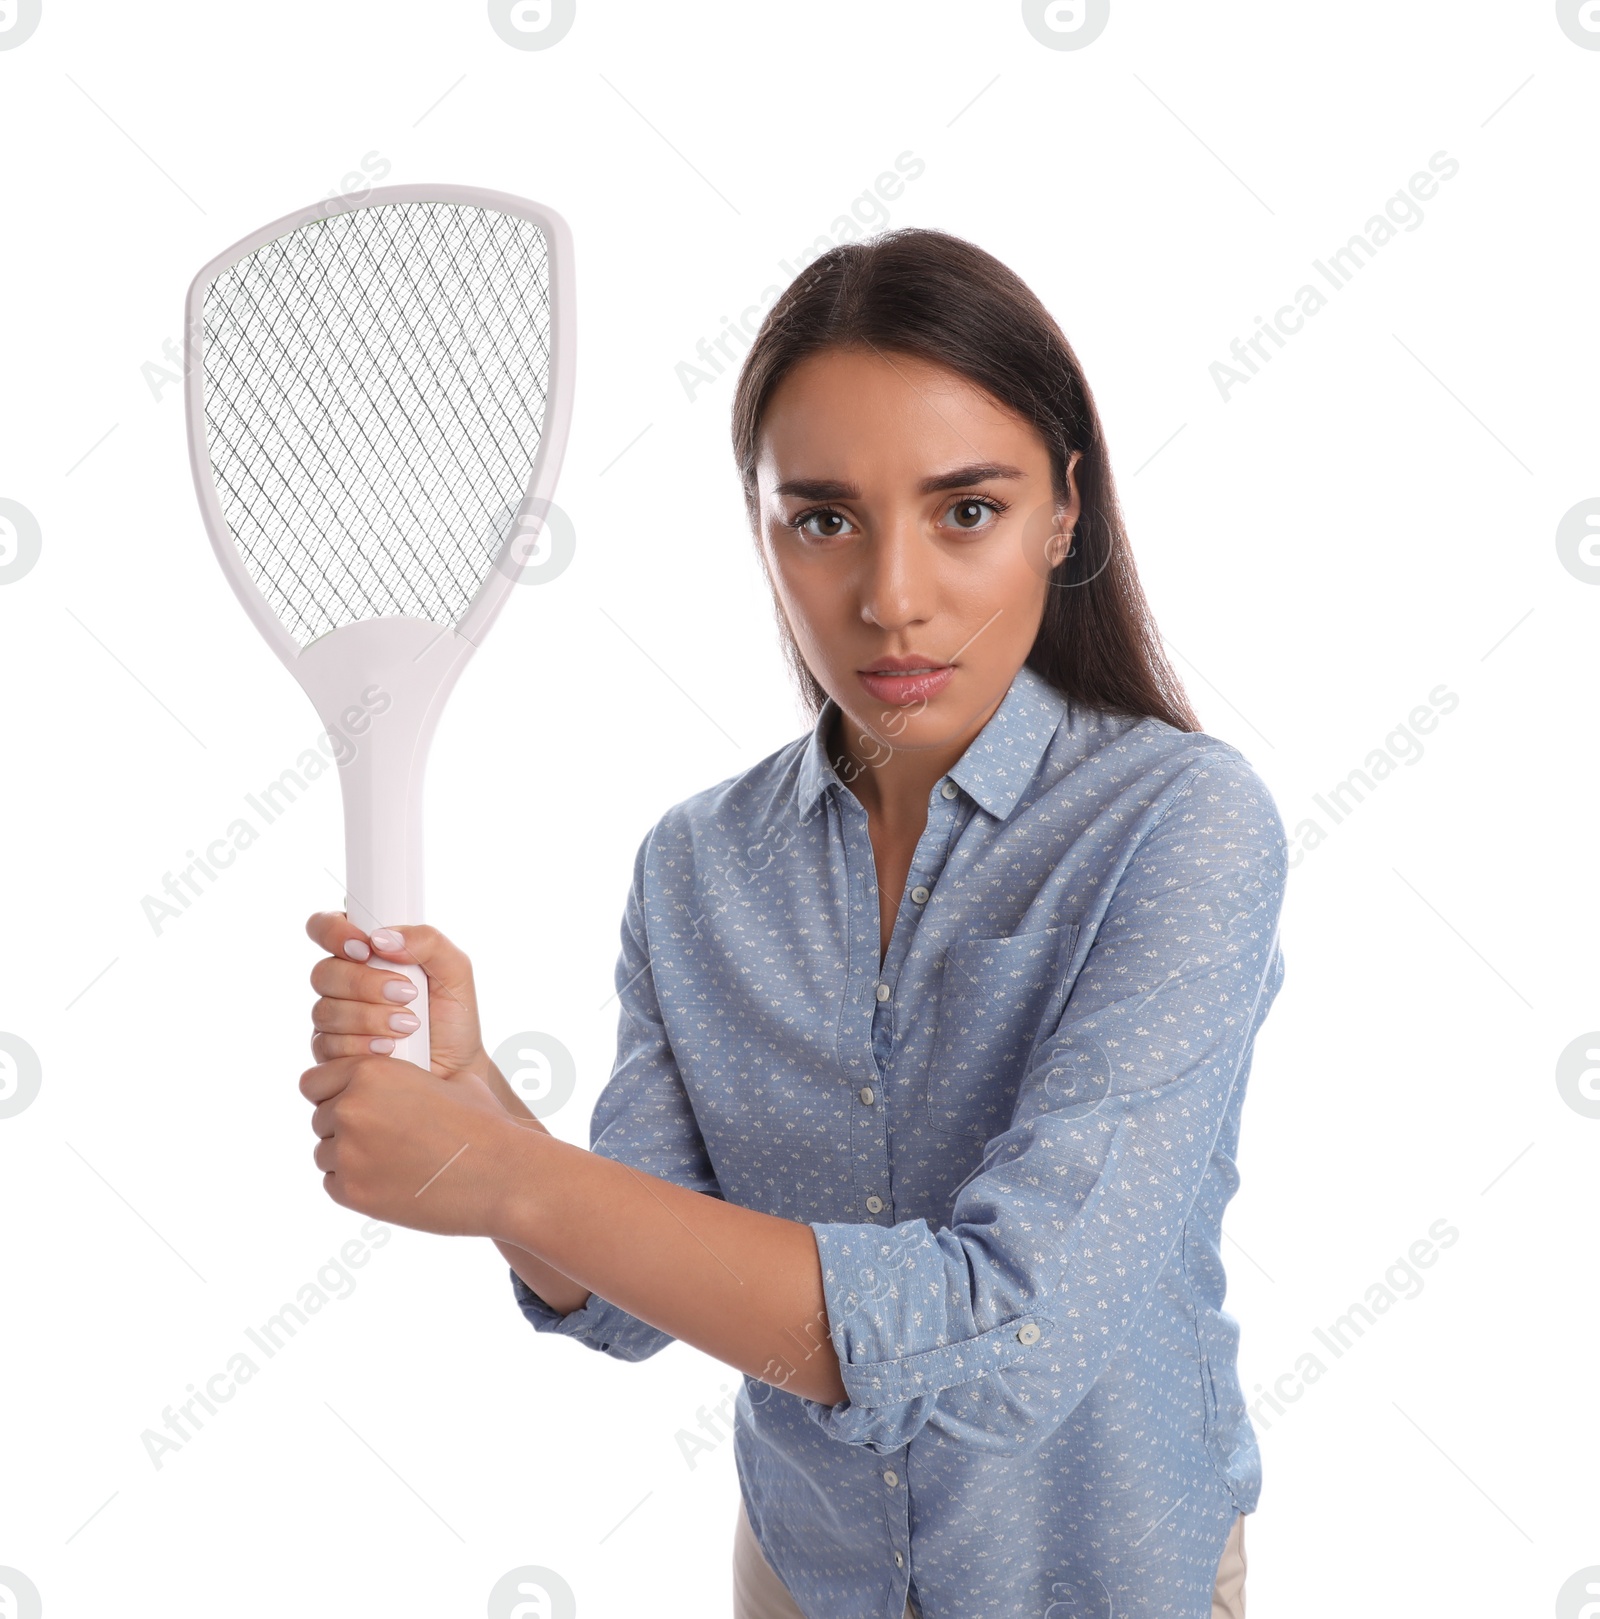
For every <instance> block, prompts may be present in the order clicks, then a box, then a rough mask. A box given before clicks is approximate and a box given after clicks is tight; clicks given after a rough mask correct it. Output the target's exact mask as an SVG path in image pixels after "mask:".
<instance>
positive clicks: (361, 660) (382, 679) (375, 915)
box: [184, 185, 577, 1068]
mask: <svg viewBox="0 0 1600 1619" xmlns="http://www.w3.org/2000/svg"><path fill="white" fill-rule="evenodd" d="M430 202H432V203H446V204H456V205H461V206H466V207H477V208H485V209H492V210H494V211H496V212H499V213H504V214H511V215H513V216H515V217H517V218H520V219H525V220H527V221H529V222H530V223H531V224H533V225H536V226H537V227H538V228H539V230H540V231H542V232H543V234H544V239H545V244H546V249H547V254H548V265H549V277H550V372H549V378H548V385H547V389H546V395H545V410H544V420H543V422H542V424H541V428H540V434H539V448H538V450H537V452H536V453H535V456H534V463H533V473H532V476H531V478H530V479H529V482H528V488H527V490H526V492H525V493H524V495H523V498H522V503H521V505H520V506H519V507H518V508H517V512H516V516H515V518H514V520H513V522H512V525H511V528H510V530H509V532H508V536H507V539H506V541H505V543H504V544H503V545H502V547H501V549H500V551H499V553H498V554H497V555H496V557H495V559H494V562H493V564H492V565H491V567H490V568H489V570H488V573H487V575H486V576H485V578H484V580H483V583H482V584H481V585H480V586H479V587H478V590H477V592H476V594H475V595H474V596H473V598H472V600H471V602H470V603H469V604H468V606H467V608H466V610H465V612H463V613H462V615H461V617H460V618H459V619H458V620H457V621H456V623H455V624H454V625H452V626H447V625H441V624H436V623H434V622H432V621H431V620H427V619H420V618H412V617H407V616H399V615H395V616H389V617H383V618H371V619H364V620H361V621H359V622H357V623H353V624H344V625H341V626H340V627H339V628H337V629H334V630H330V631H328V632H327V633H326V634H324V635H320V636H318V637H317V638H316V639H315V640H314V641H311V642H309V643H307V645H306V646H304V647H301V646H300V645H299V644H298V643H297V642H296V641H295V639H294V637H293V636H292V635H290V633H289V631H288V630H287V629H286V628H285V627H284V625H283V623H282V622H281V620H280V619H279V618H278V615H277V614H276V613H275V612H274V611H273V609H272V607H271V605H270V604H269V602H268V601H267V598H266V596H265V595H264V594H263V593H262V591H261V588H260V586H259V585H257V584H256V582H255V580H254V579H252V578H251V576H250V572H249V569H248V568H247V567H246V565H245V560H244V555H243V553H242V552H241V551H240V549H239V546H238V544H237V543H236V542H235V540H234V537H233V534H232V531H231V530H230V529H229V528H228V524H227V519H226V518H225V517H224V515H223V511H222V502H221V500H220V498H219V497H218V494H217V488H216V483H215V481H214V479H213V477H212V472H211V455H210V447H209V445H208V442H207V438H206V421H205V366H204V357H205V356H204V341H205V330H204V309H205V297H206V293H207V291H208V289H209V288H210V286H211V284H212V282H213V281H215V280H216V278H217V277H218V276H219V275H221V274H222V273H223V272H224V271H226V270H230V269H232V268H233V266H234V265H236V264H237V263H238V262H239V261H240V260H241V259H244V258H247V257H249V255H250V254H252V253H254V252H256V251H257V250H258V249H259V248H262V247H265V246H266V245H267V243H269V242H272V241H276V240H277V239H278V238H279V237H281V236H287V235H290V234H292V233H293V232H295V231H297V230H300V229H302V228H304V227H305V226H308V225H311V224H313V223H315V222H317V221H318V220H322V219H329V218H333V217H336V216H338V215H341V214H348V213H357V212H360V211H362V210H364V209H369V208H380V207H387V206H392V205H394V204H396V203H430ZM575 285H576V276H575V273H574V269H573V257H572V235H571V232H570V231H569V229H568V227H567V223H566V221H565V220H564V219H563V218H562V217H561V216H560V215H559V214H558V213H556V212H555V211H554V210H553V209H551V208H548V207H545V206H544V205H543V204H541V203H537V202H530V201H529V200H528V199H527V198H525V197H514V196H511V195H509V194H508V193H506V192H503V191H488V190H483V189H480V188H479V187H476V186H457V185H405V186H380V187H378V188H376V189H374V190H372V191H369V192H368V193H367V194H366V195H365V196H363V197H361V198H359V199H350V198H335V199H329V200H328V201H326V202H324V203H319V204H317V205H316V206H314V207H312V208H304V209H299V210H297V211H296V212H294V213H292V214H285V215H284V217H283V218H281V219H278V220H275V221H273V223H272V224H270V225H264V226H263V227H262V228H261V229H260V230H257V231H252V232H251V233H250V235H248V236H246V237H245V238H244V239H243V240H242V241H239V242H236V243H234V245H233V246H232V247H230V248H228V249H227V250H226V252H223V253H219V254H218V255H217V256H216V258H214V259H212V260H211V262H210V263H209V264H207V265H206V266H205V268H204V269H202V270H201V271H200V273H199V274H198V275H197V276H196V277H195V278H194V281H193V283H192V284H191V285H190V288H189V295H188V299H187V302H186V305H185V312H184V333H185V338H184V361H185V381H184V399H185V410H186V413H187V421H188V436H189V461H190V466H191V468H192V470H193V473H194V482H195V491H196V493H197V495H198V496H199V500H200V510H201V514H202V516H203V518H204V520H205V527H206V533H207V535H208V536H209V537H210V540H211V548H212V550H213V551H214V552H215V553H216V556H217V560H218V561H219V562H220V563H221V564H222V570H223V573H224V574H225V575H226V576H227V579H228V583H229V584H230V585H231V586H232V587H233V592H234V594H235V595H236V596H237V597H238V598H239V601H240V603H241V605H242V606H243V607H244V610H245V611H246V612H247V613H248V614H249V615H250V618H251V620H252V621H253V622H254V624H255V626H256V628H257V629H258V630H260V632H261V634H262V635H263V636H264V637H265V638H266V642H267V644H268V645H269V646H270V647H271V648H272V650H273V651H274V652H276V653H277V655H278V657H279V658H280V659H281V660H282V661H283V663H284V665H285V667H287V668H288V670H289V672H290V673H291V674H292V675H293V676H294V677H295V679H296V680H297V681H298V682H299V683H300V685H301V686H302V687H303V688H304V690H305V692H306V694H307V696H309V697H310V698H311V701H312V703H313V704H314V705H315V706H316V710H317V714H318V717H319V718H320V719H321V720H322V722H323V724H324V725H325V726H327V727H328V728H329V730H330V731H331V730H334V729H335V728H337V729H338V730H339V731H342V732H343V733H344V734H345V735H346V736H347V737H349V739H350V742H351V744H352V745H353V747H354V749H355V752H354V755H353V756H352V757H349V758H347V759H346V760H345V761H344V762H343V763H342V764H341V765H340V769H339V780H340V787H341V791H342V793H343V797H344V816H345V885H346V896H345V908H346V910H347V911H348V912H349V914H350V917H351V920H352V921H354V922H355V923H356V925H357V926H358V927H361V928H362V929H363V930H365V931H368V932H370V931H371V930H372V929H373V928H375V927H380V926H397V925H402V924H404V923H407V922H420V921H422V920H424V910H423V889H422V800H423V774H424V770H425V768H426V764H427V754H428V745H429V743H430V742H431V741H432V738H433V732H434V728H435V726H436V725H437V724H438V720H439V715H440V712H441V711H442V710H443V707H444V704H445V699H446V698H447V697H448V696H449V694H450V691H451V689H452V688H453V687H454V685H455V683H456V680H457V678H458V677H459V675H460V674H461V671H462V669H463V668H464V667H465V666H466V662H467V659H468V658H470V657H471V656H472V653H473V652H474V651H475V650H476V648H477V643H478V642H479V641H480V640H481V639H482V638H483V636H484V634H485V633H486V632H487V630H488V629H489V626H490V625H491V624H493V622H494V620H495V618H496V617H497V616H498V615H499V612H500V610H501V608H502V607H503V606H504V605H505V600H506V596H507V594H508V593H509V592H510V590H511V587H512V585H513V584H515V583H516V581H517V579H518V577H520V575H521V573H522V571H523V569H524V568H525V567H526V565H527V556H526V553H524V554H523V555H522V556H521V557H520V558H518V557H516V556H514V555H513V554H512V552H513V548H514V547H515V546H516V545H517V543H518V541H519V539H526V538H531V537H532V536H534V535H536V534H537V533H538V532H539V530H540V526H541V525H542V524H543V521H544V519H545V517H546V515H547V514H548V511H549V507H550V500H551V496H552V494H553V493H554V490H555V485H556V479H557V477H558V475H559V473H560V470H561V461H562V457H563V456H564V454H565V452H566V442H567V430H568V424H569V421H570V418H571V410H572V390H573V380H574V365H575V355H576V337H577V333H576V323H575V315H574V303H573V293H574V289H575ZM374 686H377V687H379V688H381V689H382V691H383V692H384V693H386V694H387V696H388V697H389V699H390V703H389V706H388V707H386V708H384V709H383V710H382V712H381V714H378V715H377V716H376V717H375V718H373V719H371V720H370V721H367V722H366V724H365V725H364V726H363V730H362V733H361V734H358V735H351V732H352V731H353V729H354V727H353V726H352V725H350V724H349V723H348V722H347V721H346V719H345V718H344V715H345V714H346V713H348V712H350V711H351V710H356V711H358V712H360V713H362V715H363V718H364V710H365V707H366V705H365V703H364V701H363V696H362V694H363V692H365V691H368V690H370V689H371V688H372V687H374ZM373 706H374V707H376V704H374V705H373ZM396 970H404V971H406V973H407V975H408V976H409V977H410V978H411V979H412V981H413V982H415V983H416V984H417V985H418V987H419V989H422V990H424V993H422V994H420V995H419V996H418V997H417V999H416V1001H414V1002H413V1003H412V1005H411V1007H410V1008H409V1010H411V1011H413V1012H415V1013H416V1014H417V1016H418V1017H419V1019H420V1020H421V1025H422V1026H421V1028H419V1029H418V1030H417V1031H416V1033H414V1034H412V1035H411V1036H409V1037H407V1038H405V1039H403V1040H397V1048H396V1054H397V1055H399V1056H403V1057H405V1058H407V1059H408V1060H409V1061H412V1062H415V1063H417V1064H418V1066H420V1067H423V1068H426V1067H428V1065H429V1043H428V1018H427V995H426V993H425V991H426V980H425V978H424V977H423V974H422V972H421V970H420V969H419V968H397V969H396Z"/></svg>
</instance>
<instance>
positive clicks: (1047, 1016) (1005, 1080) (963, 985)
mask: <svg viewBox="0 0 1600 1619" xmlns="http://www.w3.org/2000/svg"><path fill="white" fill-rule="evenodd" d="M1077 939H1078V927H1077V924H1076V923H1073V924H1072V925H1071V926H1068V927H1058V928H1041V929H1040V930H1038V931H1037V932H1033V933H1014V934H1012V935H1010V937H1008V938H1004V939H958V940H957V941H956V942H955V943H954V944H952V945H951V946H950V947H949V948H948V949H947V950H946V951H945V961H944V977H943V979H942V981H941V986H940V990H939V1009H938V1013H937V1016H936V1019H935V1023H934V1030H933V1045H932V1048H931V1051H930V1054H929V1058H928V1075H927V1116H928V1123H929V1125H930V1126H931V1127H932V1128H933V1129H935V1130H937V1131H939V1132H940V1134H942V1135H953V1136H976V1137H981V1138H982V1139H984V1140H988V1139H989V1138H990V1137H991V1136H996V1135H999V1134H1000V1132H1001V1131H1002V1130H1004V1129H1006V1128H1007V1127H1008V1126H1009V1124H1010V1122H1011V1112H1012V1109H1013V1107H1014V1106H1015V1104H1016V1099H1017V1088H1018V1086H1019V1085H1020V1084H1021V1082H1022V1076H1023V1074H1024V1072H1025V1071H1026V1069H1027V1064H1028V1056H1029V1053H1030V1052H1031V1051H1032V1050H1033V1047H1034V1045H1035V1043H1036V1040H1037V1038H1038V1036H1039V1035H1040V1033H1041V1032H1047V1027H1054V1025H1055V1023H1056V1021H1057V1019H1058V1018H1059V1017H1060V1015H1061V1009H1062V1007H1063V1006H1064V1005H1065V1004H1066V998H1067V987H1068V986H1067V970H1068V967H1069V966H1070V964H1071V961H1072V951H1073V947H1074V945H1075V944H1076V943H1077Z"/></svg>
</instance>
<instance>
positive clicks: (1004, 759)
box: [795, 664, 1069, 821]
mask: <svg viewBox="0 0 1600 1619" xmlns="http://www.w3.org/2000/svg"><path fill="white" fill-rule="evenodd" d="M1068 706H1069V705H1068V702H1067V699H1066V698H1065V697H1064V696H1062V694H1061V693H1060V692H1058V691H1057V690H1056V689H1055V687H1054V686H1052V685H1051V684H1050V683H1049V681H1047V680H1046V679H1045V678H1044V676H1043V675H1040V674H1037V673H1035V672H1034V671H1033V670H1032V669H1030V668H1029V667H1028V666H1027V664H1024V665H1023V666H1022V668H1021V669H1019V670H1018V671H1017V675H1016V678H1015V679H1014V680H1013V681H1012V682H1011V688H1010V690H1009V691H1007V693H1006V695H1005V698H1004V700H1003V701H1002V702H1001V704H1000V706H999V707H998V708H997V709H996V710H995V711H994V713H993V714H991V715H990V716H989V721H988V723H987V724H986V725H985V726H984V728H983V729H982V730H981V731H979V733H978V734H977V736H975V737H974V738H973V739H972V744H971V746H970V747H969V748H968V749H967V751H966V752H965V753H964V754H962V755H961V758H960V759H959V760H958V761H957V762H956V763H955V764H954V765H953V766H952V767H951V769H950V773H949V774H950V780H951V781H953V782H955V784H956V785H957V786H958V787H960V788H962V789H963V790H964V791H965V792H966V793H968V794H969V795H970V796H971V797H972V798H973V799H975V800H976V801H977V803H979V804H980V805H982V807H983V808H984V809H986V810H987V811H988V812H989V813H990V814H991V815H993V816H994V817H995V818H996V819H997V820H1002V821H1003V820H1005V818H1006V817H1007V816H1008V815H1010V813H1011V811H1012V810H1013V809H1015V808H1016V806H1017V801H1018V800H1019V799H1020V798H1021V797H1022V794H1023V792H1024V791H1025V790H1026V788H1027V786H1028V784H1029V782H1031V781H1032V780H1033V778H1034V775H1035V773H1036V772H1037V770H1038V768H1039V761H1040V760H1041V759H1043V758H1044V751H1045V749H1046V748H1047V747H1049V745H1050V739H1051V738H1052V737H1053V736H1054V735H1055V734H1056V730H1057V728H1058V727H1059V726H1060V724H1061V722H1062V720H1063V719H1064V718H1065V717H1066V714H1067V711H1068ZM838 712H839V705H838V704H837V703H836V702H834V700H833V699H832V698H831V697H830V698H828V699H827V701H826V702H824V704H823V705H822V710H821V712H820V713H819V714H818V715H817V719H816V723H815V724H814V725H813V726H812V727H811V735H810V736H809V737H808V738H807V739H806V742H805V744H804V747H803V750H802V752H801V755H800V769H799V774H798V776H797V777H796V780H795V791H796V792H797V794H798V795H799V808H800V812H801V814H802V815H804V814H806V813H807V812H808V811H809V810H810V809H811V807H812V805H814V804H815V803H816V801H817V799H818V798H820V797H821V796H822V794H823V793H824V792H825V791H826V790H827V789H828V788H829V787H830V786H836V787H843V786H844V785H845V783H844V779H843V777H841V776H840V775H839V774H838V772H837V771H836V770H835V769H834V768H833V765H832V764H831V763H830V762H829V760H828V746H827V737H828V734H829V731H830V730H831V728H832V726H833V721H834V716H835V715H836V714H838Z"/></svg>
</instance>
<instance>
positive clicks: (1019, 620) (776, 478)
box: [757, 348, 1079, 763]
mask: <svg viewBox="0 0 1600 1619" xmlns="http://www.w3.org/2000/svg"><path fill="white" fill-rule="evenodd" d="M1077 460H1078V457H1077V456H1076V455H1074V456H1073V457H1072V464H1073V465H1074V466H1076V463H1077ZM757 480H758V483H757V487H758V493H759V499H760V540H761V546H762V551H763V555H764V558H765V561H766V564H767V568H768V571H769V573H770V575H771V578H772V582H773V585H774V588H775V589H776V591H777V595H778V600H779V602H780V603H781V605H782V607H783V611H784V613H785V615H786V616H787V618H788V621H789V627H790V629H791V631H792V633H793V635H794V638H795V642H796V644H797V645H798V646H799V648H800V652H801V655H802V656H803V657H804V658H805V661H806V663H807V665H808V666H809V667H810V669H811V672H812V673H813V674H814V675H815V676H816V678H817V681H818V683H819V684H820V685H821V686H822V688H823V689H824V690H825V691H826V692H827V693H828V695H829V696H830V697H832V698H833V699H834V701H835V702H837V703H838V705H839V707H840V708H841V709H842V710H843V711H844V714H845V716H846V719H847V720H848V721H849V722H850V723H849V724H848V725H847V726H846V730H845V734H844V736H843V737H842V738H841V741H842V743H843V745H844V747H845V748H846V749H847V751H849V752H850V754H851V755H852V756H853V757H855V758H856V759H858V760H860V761H862V762H864V763H881V762H882V761H883V758H884V757H886V756H887V750H890V749H892V750H894V751H897V752H907V751H920V750H925V749H933V750H941V751H943V750H948V749H950V748H951V747H958V748H964V747H965V746H966V744H967V743H968V742H969V741H970V740H971V739H972V738H973V737H974V736H976V734H977V733H978V731H979V730H981V729H982V728H983V725H984V724H985V723H986V721H987V720H988V718H989V716H990V715H991V714H993V712H994V711H995V709H996V708H997V707H998V706H999V705H1000V702H1001V700H1002V699H1003V698H1004V696H1005V694H1006V691H1007V688H1008V687H1009V686H1010V684H1011V681H1012V679H1013V677H1014V676H1015V675H1016V673H1017V671H1018V670H1019V669H1020V668H1021V667H1022V664H1023V660H1024V659H1025V658H1026V657H1027V655H1028V652H1029V651H1030V649H1031V648H1032V646H1033V642H1034V637H1035V635H1036V634H1037V632H1038V629H1039V621H1040V618H1041V616H1042V614H1043V612H1044V604H1045V596H1046V592H1047V591H1048V590H1049V589H1050V588H1051V587H1050V584H1049V573H1050V569H1051V568H1052V567H1053V566H1055V564H1056V563H1057V562H1058V561H1059V560H1060V559H1061V558H1062V557H1063V556H1064V555H1065V554H1066V551H1067V548H1068V546H1069V545H1070V543H1071V535H1072V529H1073V525H1074V524H1075V523H1076V522H1077V519H1078V510H1079V502H1078V494H1077V488H1076V483H1075V480H1074V479H1073V478H1072V476H1071V472H1070V470H1069V475H1068V482H1069V485H1070V486H1071V499H1070V501H1069V503H1068V505H1067V506H1066V507H1064V508H1060V509H1059V511H1058V509H1057V507H1056V505H1055V502H1054V498H1053V494H1052V490H1051V480H1050V456H1049V452H1048V450H1047V449H1046V447H1045V443H1044V440H1043V438H1042V437H1041V436H1040V435H1039V433H1038V432H1037V430H1036V429H1035V428H1034V427H1032V426H1031V424H1029V423H1028V422H1026V421H1024V420H1023V419H1022V418H1021V417H1020V416H1018V415H1016V414H1015V413H1014V412H1012V411H1011V410H1010V409H1008V408H1007V407H1006V406H1004V405H1001V404H1000V403H999V402H998V401H997V400H996V399H994V398H993V397H992V396H991V395H989V394H987V393H985V392H984V391H983V390H982V389H980V388H978V387H977V386H975V385H974V384H973V383H971V382H969V381H967V380H966V378H964V377H962V376H961V375H959V374H958V373H956V372H954V371H949V370H946V369H945V368H944V367H942V366H938V365H934V364H932V363H930V362H928V361H926V360H922V359H916V358H912V357H909V356H906V355H902V354H897V353H880V352H877V351H873V350H869V349H858V348H837V349H828V350H824V351H822V352H821V353H818V354H815V355H812V356H810V357H809V358H808V359H806V360H804V361H802V362H801V363H800V364H798V365H797V366H795V367H794V369H793V370H791V371H790V372H789V373H788V374H787V375H786V376H785V377H784V379H783V381H782V382H781V383H779V385H778V387H777V388H776V389H775V390H774V391H773V393H772V395H771V397H770V398H769V400H768V402H767V407H766V411H765V414H764V415H763V418H762V425H761V441H760V452H759V458H758V462H757Z"/></svg>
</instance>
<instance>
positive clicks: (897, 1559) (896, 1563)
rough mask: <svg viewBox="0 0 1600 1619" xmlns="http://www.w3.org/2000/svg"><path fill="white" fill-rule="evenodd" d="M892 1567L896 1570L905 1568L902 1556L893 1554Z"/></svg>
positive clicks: (897, 1553)
mask: <svg viewBox="0 0 1600 1619" xmlns="http://www.w3.org/2000/svg"><path fill="white" fill-rule="evenodd" d="M894 1566H895V1567H896V1568H904V1567H905V1566H906V1560H905V1558H903V1557H902V1556H901V1555H900V1553H899V1552H896V1553H895V1554H894Z"/></svg>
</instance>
